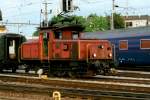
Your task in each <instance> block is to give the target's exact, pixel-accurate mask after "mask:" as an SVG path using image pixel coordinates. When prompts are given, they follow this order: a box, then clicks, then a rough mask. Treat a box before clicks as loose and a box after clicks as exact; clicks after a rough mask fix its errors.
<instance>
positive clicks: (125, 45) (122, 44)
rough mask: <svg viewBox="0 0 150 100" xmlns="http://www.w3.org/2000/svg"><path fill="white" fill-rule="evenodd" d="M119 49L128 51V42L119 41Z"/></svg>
mask: <svg viewBox="0 0 150 100" xmlns="http://www.w3.org/2000/svg"><path fill="white" fill-rule="evenodd" d="M119 49H120V50H128V40H120V41H119Z"/></svg>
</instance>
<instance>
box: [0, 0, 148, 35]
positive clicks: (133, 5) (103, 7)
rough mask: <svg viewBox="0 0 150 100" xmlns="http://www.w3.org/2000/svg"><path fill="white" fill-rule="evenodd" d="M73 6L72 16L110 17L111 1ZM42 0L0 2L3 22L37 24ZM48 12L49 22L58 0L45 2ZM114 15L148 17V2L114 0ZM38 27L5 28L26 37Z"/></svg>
mask: <svg viewBox="0 0 150 100" xmlns="http://www.w3.org/2000/svg"><path fill="white" fill-rule="evenodd" d="M73 1H74V5H76V6H78V7H79V9H78V10H76V11H74V12H73V13H72V14H75V15H79V16H88V15H89V14H91V13H96V14H97V15H102V16H105V15H110V14H111V11H112V10H111V9H112V0H73ZM43 2H44V0H3V1H2V0H1V2H0V9H1V10H2V14H3V22H9V23H12V22H20V23H21V22H24V23H28V22H29V21H30V23H34V24H39V23H40V20H42V19H43V17H40V12H41V9H43V8H44V5H43V4H42V3H43ZM47 2H48V3H51V4H49V5H48V10H49V11H50V9H52V13H51V14H49V17H48V18H49V20H50V18H51V17H52V16H54V15H57V14H58V13H60V7H61V6H60V4H61V3H60V0H47ZM115 5H118V6H119V7H117V8H115V11H116V13H121V14H122V15H127V14H128V15H139V16H140V15H149V14H150V0H115ZM37 27H38V26H31V25H30V26H29V25H21V26H19V25H9V26H7V28H8V31H9V32H15V33H21V34H23V35H26V36H31V35H32V33H33V32H34V31H35V30H36V28H37Z"/></svg>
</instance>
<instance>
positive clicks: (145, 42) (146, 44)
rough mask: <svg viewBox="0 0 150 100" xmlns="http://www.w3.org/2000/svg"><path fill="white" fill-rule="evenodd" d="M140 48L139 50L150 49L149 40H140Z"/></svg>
mask: <svg viewBox="0 0 150 100" xmlns="http://www.w3.org/2000/svg"><path fill="white" fill-rule="evenodd" d="M140 48H141V49H150V39H141V42H140Z"/></svg>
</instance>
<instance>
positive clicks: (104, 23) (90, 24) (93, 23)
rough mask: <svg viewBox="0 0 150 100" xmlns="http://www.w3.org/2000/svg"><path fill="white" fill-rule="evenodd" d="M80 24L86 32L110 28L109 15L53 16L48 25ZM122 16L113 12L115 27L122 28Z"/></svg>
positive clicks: (36, 34)
mask: <svg viewBox="0 0 150 100" xmlns="http://www.w3.org/2000/svg"><path fill="white" fill-rule="evenodd" d="M74 24H80V25H82V26H83V27H85V30H84V31H86V32H94V31H105V30H109V29H110V16H107V17H103V16H97V15H96V14H91V15H89V16H88V17H87V18H84V17H83V16H66V17H63V16H54V17H53V18H52V19H51V20H50V21H49V26H58V27H59V26H63V25H74ZM124 26H125V23H124V18H123V17H122V16H121V15H120V14H116V13H115V14H114V27H115V29H119V28H124ZM33 36H38V31H35V32H34V33H33Z"/></svg>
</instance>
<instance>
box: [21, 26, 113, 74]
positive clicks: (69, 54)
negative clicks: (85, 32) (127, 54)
mask: <svg viewBox="0 0 150 100" xmlns="http://www.w3.org/2000/svg"><path fill="white" fill-rule="evenodd" d="M81 30H82V28H81V27H80V26H79V25H73V26H66V27H61V28H55V29H48V28H47V29H43V30H40V34H39V39H37V40H30V41H27V42H24V43H22V45H21V48H20V50H21V51H20V55H21V58H20V60H21V62H22V63H24V64H26V65H27V68H26V71H29V70H30V69H32V68H36V69H38V68H42V69H43V70H44V72H45V73H47V74H49V75H53V76H59V77H60V76H70V77H82V76H94V75H97V74H107V73H109V72H110V70H111V68H112V67H113V62H114V61H113V60H114V59H113V58H114V56H113V55H114V54H113V47H112V44H111V43H110V41H108V40H98V39H80V34H81Z"/></svg>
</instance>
